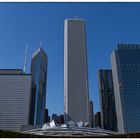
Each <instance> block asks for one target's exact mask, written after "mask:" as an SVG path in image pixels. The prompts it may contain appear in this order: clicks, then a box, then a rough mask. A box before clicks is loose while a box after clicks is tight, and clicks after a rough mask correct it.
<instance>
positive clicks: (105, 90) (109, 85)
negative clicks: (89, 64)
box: [98, 70, 117, 131]
mask: <svg viewBox="0 0 140 140" xmlns="http://www.w3.org/2000/svg"><path fill="white" fill-rule="evenodd" d="M98 80H99V96H100V107H101V126H102V128H103V129H106V130H111V131H117V118H116V108H115V97H114V88H113V79H112V71H111V70H99V71H98Z"/></svg>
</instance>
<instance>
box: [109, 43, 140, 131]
mask: <svg viewBox="0 0 140 140" xmlns="http://www.w3.org/2000/svg"><path fill="white" fill-rule="evenodd" d="M111 64H112V74H113V84H114V92H115V103H116V114H117V124H118V131H119V132H122V133H127V132H139V131H140V45H137V44H119V45H118V48H117V49H115V50H114V51H113V53H112V55H111Z"/></svg>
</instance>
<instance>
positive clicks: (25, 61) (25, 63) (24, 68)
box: [23, 44, 29, 73]
mask: <svg viewBox="0 0 140 140" xmlns="http://www.w3.org/2000/svg"><path fill="white" fill-rule="evenodd" d="M28 47H29V46H28V44H26V51H25V59H24V67H23V72H24V73H25V72H26V65H27V53H28Z"/></svg>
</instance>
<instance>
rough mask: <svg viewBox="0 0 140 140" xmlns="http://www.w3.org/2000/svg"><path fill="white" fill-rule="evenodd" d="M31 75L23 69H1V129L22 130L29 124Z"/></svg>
mask: <svg viewBox="0 0 140 140" xmlns="http://www.w3.org/2000/svg"><path fill="white" fill-rule="evenodd" d="M30 93H31V75H30V74H24V73H23V72H22V70H18V69H16V70H14V69H9V70H8V69H6V70H4V69H3V70H0V129H2V130H10V131H20V127H21V126H22V125H28V124H29V117H30V111H29V110H30V97H31V96H30V95H31V94H30Z"/></svg>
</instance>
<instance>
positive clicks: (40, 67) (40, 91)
mask: <svg viewBox="0 0 140 140" xmlns="http://www.w3.org/2000/svg"><path fill="white" fill-rule="evenodd" d="M47 60H48V59H47V54H46V53H45V51H44V50H43V48H42V47H41V48H39V49H38V50H37V51H36V52H35V53H34V54H33V56H32V61H31V75H32V104H31V111H32V115H31V118H30V123H31V124H33V125H38V124H40V125H42V124H44V123H45V106H46V83H47Z"/></svg>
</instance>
